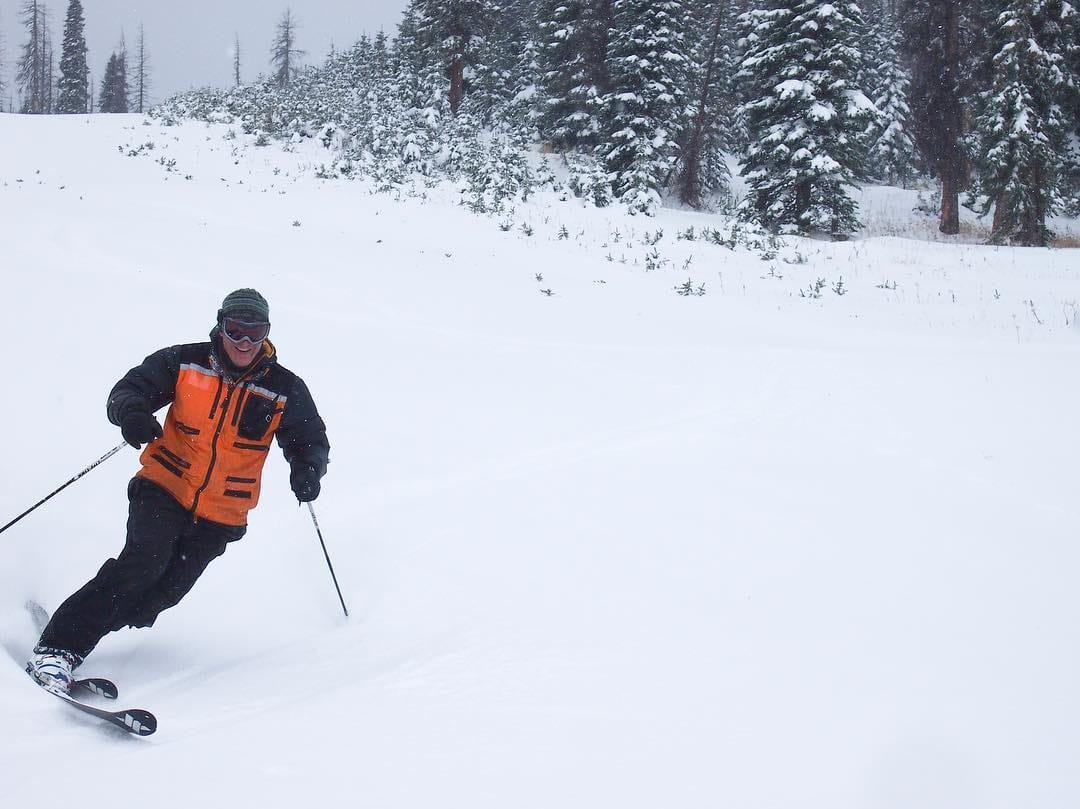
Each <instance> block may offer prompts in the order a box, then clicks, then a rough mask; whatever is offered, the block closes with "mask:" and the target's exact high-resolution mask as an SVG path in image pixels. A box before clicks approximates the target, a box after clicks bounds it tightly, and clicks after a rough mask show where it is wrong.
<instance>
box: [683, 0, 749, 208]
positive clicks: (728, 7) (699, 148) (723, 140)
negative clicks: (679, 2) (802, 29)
mask: <svg viewBox="0 0 1080 809" xmlns="http://www.w3.org/2000/svg"><path fill="white" fill-rule="evenodd" d="M734 12H735V8H734V5H733V4H732V2H731V0H698V2H695V4H694V7H693V10H692V12H691V13H690V19H691V21H692V24H693V25H694V28H695V30H697V31H699V32H702V33H701V35H700V36H698V37H697V39H696V41H695V43H694V45H693V46H692V47H691V48H690V54H691V57H690V70H689V71H688V72H687V79H688V80H687V86H688V89H689V93H688V95H689V102H690V109H689V115H688V118H689V120H688V125H687V127H686V130H685V134H684V137H683V139H682V141H681V143H680V146H679V152H680V156H679V171H678V176H677V178H676V187H677V189H678V193H679V200H680V201H681V202H682V203H683V204H684V205H690V206H693V207H695V208H697V207H701V205H702V203H703V201H704V198H705V196H706V195H707V194H710V193H715V192H717V191H726V190H727V187H728V180H729V172H728V167H727V163H725V162H724V155H723V150H724V149H725V148H727V147H728V145H729V142H730V140H731V137H730V133H728V132H726V131H725V123H727V124H730V122H731V120H732V117H733V110H734V105H735V98H734V88H733V87H732V85H731V77H732V76H733V74H734V72H735V71H734V66H735V55H734V52H733V49H732V30H733V20H734V16H735V14H734Z"/></svg>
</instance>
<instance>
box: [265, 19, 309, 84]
mask: <svg viewBox="0 0 1080 809" xmlns="http://www.w3.org/2000/svg"><path fill="white" fill-rule="evenodd" d="M299 27H300V24H299V22H297V20H296V18H295V17H293V14H292V9H290V8H286V9H285V12H284V13H283V14H282V15H281V19H279V20H278V23H277V28H276V29H275V32H274V42H273V44H272V45H271V46H270V64H271V65H272V66H273V68H274V73H273V77H274V83H275V84H276V85H277V86H278V87H288V86H289V85H290V84H291V83H292V81H293V79H295V78H296V77H297V75H298V74H299V73H300V61H301V59H303V57H304V53H305V51H302V50H300V48H298V47H297V45H296V34H297V29H298V28H299Z"/></svg>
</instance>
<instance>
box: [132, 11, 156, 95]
mask: <svg viewBox="0 0 1080 809" xmlns="http://www.w3.org/2000/svg"><path fill="white" fill-rule="evenodd" d="M151 84H152V82H151V81H150V54H149V53H148V52H147V50H146V31H145V30H144V28H143V26H142V23H139V41H138V43H137V44H136V45H135V77H134V81H133V82H132V85H131V93H132V96H133V99H132V100H133V102H134V103H133V104H132V106H134V107H135V112H139V113H141V112H145V111H146V108H147V107H148V106H149V105H150V87H151Z"/></svg>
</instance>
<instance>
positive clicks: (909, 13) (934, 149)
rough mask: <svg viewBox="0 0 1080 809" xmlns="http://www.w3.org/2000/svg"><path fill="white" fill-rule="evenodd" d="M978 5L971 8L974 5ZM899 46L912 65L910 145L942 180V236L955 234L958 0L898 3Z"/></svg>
mask: <svg viewBox="0 0 1080 809" xmlns="http://www.w3.org/2000/svg"><path fill="white" fill-rule="evenodd" d="M978 5H979V4H977V3H976V4H975V6H978ZM899 13H900V17H901V19H903V20H904V29H903V30H904V37H903V48H904V51H905V54H906V56H907V57H908V59H909V60H910V62H911V94H910V100H911V102H912V103H911V106H912V113H913V122H914V127H913V130H914V131H913V135H914V140H915V145H916V147H917V148H918V150H919V152H920V154H921V155H922V157H923V160H924V161H925V163H926V165H927V167H928V168H929V170H930V172H931V173H932V174H933V175H934V176H937V177H938V178H940V180H941V220H940V223H939V225H938V229H939V230H940V231H941V232H942V233H945V234H950V235H955V234H956V233H959V232H960V186H961V184H962V182H963V177H964V155H963V151H962V149H961V144H960V141H961V136H962V134H963V120H964V109H963V101H962V99H963V91H962V87H961V78H962V77H961V71H960V67H961V59H960V55H961V52H960V33H961V24H960V20H961V7H960V0H901V5H900V12H899Z"/></svg>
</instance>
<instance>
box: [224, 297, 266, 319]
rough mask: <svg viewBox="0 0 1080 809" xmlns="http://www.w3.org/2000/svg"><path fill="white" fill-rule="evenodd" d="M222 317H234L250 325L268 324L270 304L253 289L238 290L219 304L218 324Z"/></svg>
mask: <svg viewBox="0 0 1080 809" xmlns="http://www.w3.org/2000/svg"><path fill="white" fill-rule="evenodd" d="M224 317H235V318H236V319H237V320H246V321H249V322H251V323H269V322H270V304H268V303H267V302H266V298H264V297H263V296H262V295H260V294H259V293H258V292H256V291H255V290H254V289H238V290H236V291H235V292H230V293H229V294H228V295H226V296H225V300H223V301H222V302H221V309H219V310H218V323H220V322H221V319H222V318H224Z"/></svg>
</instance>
